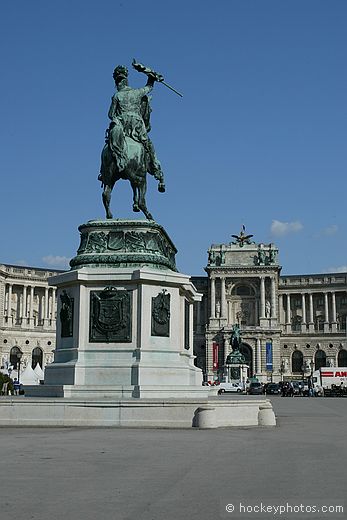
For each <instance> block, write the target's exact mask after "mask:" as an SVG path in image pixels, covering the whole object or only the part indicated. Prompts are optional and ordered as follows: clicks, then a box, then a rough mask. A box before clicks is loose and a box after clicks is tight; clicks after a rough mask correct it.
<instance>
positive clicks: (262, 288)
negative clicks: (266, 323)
mask: <svg viewBox="0 0 347 520" xmlns="http://www.w3.org/2000/svg"><path fill="white" fill-rule="evenodd" d="M260 318H265V278H264V276H261V277H260Z"/></svg>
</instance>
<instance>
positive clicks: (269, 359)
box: [266, 341, 273, 370]
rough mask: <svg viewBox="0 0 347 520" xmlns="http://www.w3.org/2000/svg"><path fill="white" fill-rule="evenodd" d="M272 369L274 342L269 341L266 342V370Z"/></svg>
mask: <svg viewBox="0 0 347 520" xmlns="http://www.w3.org/2000/svg"><path fill="white" fill-rule="evenodd" d="M272 369H273V365H272V343H271V342H270V341H269V342H267V343H266V370H272Z"/></svg>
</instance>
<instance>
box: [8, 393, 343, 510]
mask: <svg viewBox="0 0 347 520" xmlns="http://www.w3.org/2000/svg"><path fill="white" fill-rule="evenodd" d="M255 397H256V396H255ZM230 398H231V397H229V396H227V395H225V396H220V397H218V399H230ZM232 398H233V399H234V398H235V397H234V396H232ZM237 398H239V399H249V398H252V397H245V396H238V397H237ZM271 400H272V402H273V407H274V410H275V412H276V415H277V418H278V427H277V428H242V429H220V430H194V429H182V430H165V429H163V430H160V429H156V430H154V429H141V430H136V429H96V428H86V429H77V428H66V429H63V428H1V429H0V438H1V444H0V445H1V454H2V460H1V477H0V479H1V480H0V496H1V518H3V519H4V520H7V519H11V518H16V520H31V519H33V520H58V519H59V520H61V519H64V520H174V519H175V520H176V519H187V520H188V519H189V520H190V519H191V520H195V519H200V520H208V519H216V518H230V519H236V518H273V517H274V518H276V517H277V518H278V517H279V518H300V519H301V518H306V516H305V515H302V514H299V515H298V514H293V515H291V516H287V515H281V516H280V515H279V514H277V515H274V514H273V513H271V514H265V515H264V514H263V513H262V514H260V513H258V514H257V513H254V514H253V515H252V516H246V515H243V514H238V513H237V512H236V510H235V511H234V513H226V512H225V506H226V504H228V503H231V504H232V503H233V504H234V505H235V507H236V508H237V507H238V504H239V503H240V502H242V503H243V504H247V501H249V502H250V503H253V504H254V503H255V502H256V501H258V502H259V503H260V502H261V501H263V502H264V501H269V500H276V501H277V503H279V502H280V501H282V502H283V503H285V502H286V501H287V500H291V501H293V499H295V500H297V502H298V503H300V502H301V501H303V500H305V501H306V503H307V501H310V503H312V504H314V503H315V502H317V501H319V504H322V503H323V501H324V500H325V499H326V500H327V501H329V503H331V501H332V500H334V499H336V503H337V504H339V503H341V500H342V499H343V498H344V496H345V495H346V489H347V485H346V482H347V472H346V460H347V459H346V454H347V449H346V407H347V400H346V399H343V398H341V399H338V398H331V399H329V398H325V399H324V398H299V397H298V398H282V397H279V396H274V397H272V398H271ZM307 518H315V519H317V518H318V519H320V518H322V519H329V518H345V516H344V515H343V514H340V515H335V516H333V515H329V514H324V515H323V514H321V516H319V514H318V515H312V514H311V515H310V516H307Z"/></svg>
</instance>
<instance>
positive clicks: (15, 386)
mask: <svg viewBox="0 0 347 520" xmlns="http://www.w3.org/2000/svg"><path fill="white" fill-rule="evenodd" d="M19 389H20V382H19V381H18V379H17V378H16V377H15V378H14V380H13V390H14V395H18V394H19Z"/></svg>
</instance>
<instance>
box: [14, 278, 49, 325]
mask: <svg viewBox="0 0 347 520" xmlns="http://www.w3.org/2000/svg"><path fill="white" fill-rule="evenodd" d="M14 285H16V287H17V284H6V292H5V307H4V311H5V313H4V314H5V317H7V318H8V319H11V317H12V296H13V294H16V296H17V308H16V318H17V319H20V320H23V319H28V320H29V323H32V322H33V318H34V294H35V289H36V290H42V289H43V292H42V294H37V292H36V294H37V295H38V296H39V298H40V301H39V305H38V312H39V316H38V319H39V320H41V321H43V322H44V323H43V324H45V323H46V322H47V320H54V319H55V312H56V288H55V287H42V286H33V285H23V286H21V287H22V291H21V293H19V292H18V291H16V292H14V290H13V286H14ZM18 299H19V305H18Z"/></svg>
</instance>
